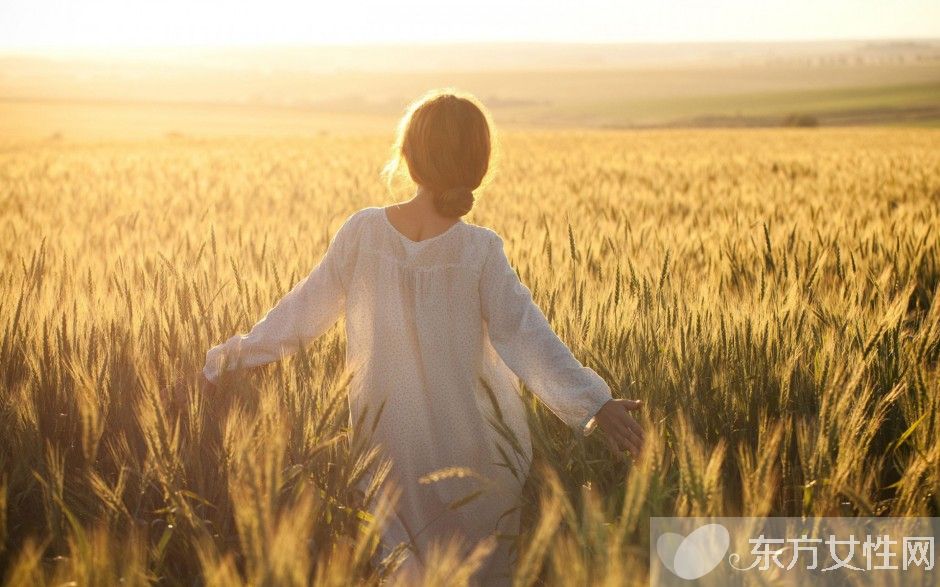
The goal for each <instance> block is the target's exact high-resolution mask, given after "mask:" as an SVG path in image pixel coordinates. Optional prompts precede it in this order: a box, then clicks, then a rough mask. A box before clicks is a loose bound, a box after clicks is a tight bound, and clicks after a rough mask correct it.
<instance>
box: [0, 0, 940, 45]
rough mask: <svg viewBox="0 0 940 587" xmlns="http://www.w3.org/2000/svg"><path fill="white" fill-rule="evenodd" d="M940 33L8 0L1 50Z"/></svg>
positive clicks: (419, 4)
mask: <svg viewBox="0 0 940 587" xmlns="http://www.w3.org/2000/svg"><path fill="white" fill-rule="evenodd" d="M936 36H940V2H937V0H900V1H898V2H891V3H888V2H883V1H877V0H816V1H812V0H762V1H760V2H755V1H753V0H714V1H710V2H701V1H693V0H662V1H658V2H636V1H627V0H619V1H618V0H579V1H578V2H544V1H543V2H539V1H534V0H525V1H516V2H513V1H507V0H477V1H476V2H470V1H462V2H443V1H439V0H438V1H428V0H398V1H396V2H389V1H387V0H385V1H369V2H363V1H360V2H342V1H340V2H337V1H322V0H306V1H303V2H300V1H289V0H273V1H268V2H247V1H245V0H232V1H228V0H227V1H224V2H223V1H220V0H213V1H198V0H165V1H162V2H152V1H149V2H144V1H141V0H6V1H5V2H3V3H2V4H0V48H5V49H42V48H67V47H100V48H107V47H112V48H113V47H142V46H191V45H208V46H233V45H270V44H276V45H285V44H333V43H340V44H361V43H437V42H470V41H474V42H476V41H569V42H631V41H638V42H651V41H652V42H676V41H678V42H684V41H732V40H753V41H759V40H799V39H845V38H911V37H919V38H925V37H936Z"/></svg>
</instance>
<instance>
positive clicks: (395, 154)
mask: <svg viewBox="0 0 940 587" xmlns="http://www.w3.org/2000/svg"><path fill="white" fill-rule="evenodd" d="M495 146H496V141H495V136H494V133H493V129H492V122H491V117H490V115H489V112H487V110H486V108H485V107H484V106H483V104H481V103H480V101H479V100H477V99H476V98H475V97H474V96H472V95H471V94H467V93H464V92H458V91H455V90H452V89H450V88H445V89H438V90H432V91H430V92H428V93H426V94H425V95H423V96H421V97H420V98H419V99H418V100H416V101H414V102H412V103H411V105H409V106H408V108H407V110H406V112H405V115H404V116H403V117H402V119H401V121H400V122H399V124H398V133H397V136H396V139H395V143H394V145H393V147H392V156H391V159H390V160H389V161H388V163H387V164H386V165H385V168H384V169H383V170H382V175H383V176H385V177H386V179H387V182H388V187H389V188H390V189H393V187H394V186H393V183H394V181H395V179H396V177H398V176H399V171H400V169H401V161H402V160H403V159H404V161H405V163H406V165H407V167H408V173H409V175H410V176H411V179H412V180H413V181H414V182H415V183H416V184H418V185H420V186H423V187H424V188H426V189H428V190H430V191H431V192H432V194H433V195H434V205H435V207H436V208H437V210H438V212H440V213H441V214H442V215H444V216H450V217H458V218H459V217H460V216H463V215H464V214H466V213H468V212H469V211H470V210H471V208H473V202H474V196H473V191H474V190H476V189H477V188H479V187H480V186H481V184H482V183H483V181H484V178H486V176H487V172H488V171H489V170H490V169H492V162H491V158H492V155H493V153H494V151H495V150H496V149H495Z"/></svg>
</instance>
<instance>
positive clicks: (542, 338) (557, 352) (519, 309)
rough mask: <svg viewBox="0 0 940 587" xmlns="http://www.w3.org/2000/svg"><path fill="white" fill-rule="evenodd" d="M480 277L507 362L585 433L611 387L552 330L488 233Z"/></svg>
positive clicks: (496, 341) (486, 313) (491, 329)
mask: <svg viewBox="0 0 940 587" xmlns="http://www.w3.org/2000/svg"><path fill="white" fill-rule="evenodd" d="M493 237H494V238H493V239H492V240H491V241H490V244H489V249H488V252H487V255H486V261H485V262H484V265H483V272H482V274H481V277H480V300H481V307H482V312H483V318H484V320H485V321H486V325H487V331H488V333H489V337H490V341H491V342H492V344H493V347H494V348H495V349H496V351H497V352H498V353H499V355H500V357H501V358H502V359H503V361H504V362H505V363H506V365H507V366H508V367H509V368H510V369H511V370H512V371H513V372H514V373H515V374H516V375H517V376H519V378H520V379H522V381H523V382H525V384H526V386H527V387H529V388H530V389H531V390H532V391H533V392H534V393H535V394H536V395H537V396H538V397H539V398H540V399H541V400H542V401H543V402H544V403H545V404H546V405H547V406H548V408H549V409H550V410H551V411H552V412H553V413H554V414H555V415H557V416H558V417H559V418H561V419H562V421H564V422H565V423H566V424H567V425H568V426H570V427H572V428H574V429H575V430H576V431H579V432H581V433H582V434H584V435H585V436H586V435H588V434H590V433H591V432H593V430H594V429H595V428H596V425H597V423H596V421H595V420H594V415H595V414H596V413H597V411H598V410H599V409H600V408H601V406H603V405H604V404H605V403H607V401H609V400H610V399H612V396H611V392H610V387H609V386H608V385H607V383H606V382H605V381H604V380H603V379H602V378H601V377H600V376H599V375H598V374H597V373H596V372H594V370H593V369H590V368H588V367H585V366H583V365H582V364H581V363H580V362H579V361H578V360H577V358H575V356H574V355H573V354H572V353H571V351H570V350H569V349H568V347H567V346H566V345H565V343H564V342H562V341H561V339H559V338H558V336H557V335H556V334H555V332H554V331H553V330H552V328H551V325H550V324H549V323H548V320H547V319H546V318H545V315H544V314H543V313H542V311H541V310H540V309H539V307H538V306H537V305H536V304H535V302H534V301H533V300H532V292H531V291H530V290H529V288H527V287H526V286H525V285H524V284H523V283H522V282H521V281H520V280H519V277H518V275H517V274H516V272H515V271H514V270H513V268H512V266H511V265H510V264H509V260H508V259H507V258H506V253H505V251H504V248H503V240H502V238H500V237H499V235H497V234H495V233H493Z"/></svg>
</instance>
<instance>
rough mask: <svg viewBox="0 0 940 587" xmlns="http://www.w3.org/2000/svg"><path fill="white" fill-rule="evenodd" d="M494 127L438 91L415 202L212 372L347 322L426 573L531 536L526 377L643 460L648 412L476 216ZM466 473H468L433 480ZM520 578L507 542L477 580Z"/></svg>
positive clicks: (419, 112) (353, 225)
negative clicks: (639, 418) (615, 382)
mask: <svg viewBox="0 0 940 587" xmlns="http://www.w3.org/2000/svg"><path fill="white" fill-rule="evenodd" d="M490 127H491V125H490V122H489V116H488V114H487V113H486V111H485V109H484V108H483V107H482V106H481V105H480V104H479V103H478V102H477V101H476V99H474V98H473V97H471V96H468V95H457V94H454V93H451V92H443V91H435V92H432V93H430V94H428V95H426V96H424V97H423V98H422V99H420V100H419V101H417V102H416V103H415V104H413V105H412V107H411V108H410V109H409V111H408V113H407V114H406V116H405V117H404V118H403V119H402V122H401V125H400V127H399V133H398V139H397V142H396V145H395V151H394V157H393V158H392V161H391V162H390V163H389V165H388V166H387V167H386V170H385V171H386V172H387V174H388V176H389V178H390V179H391V178H392V177H394V176H395V174H396V172H397V171H398V169H399V163H400V161H401V160H404V162H405V163H406V165H407V169H408V172H409V174H410V176H411V179H412V180H414V183H415V184H416V185H417V188H416V191H415V193H414V197H412V198H411V199H410V200H408V201H407V202H402V203H399V204H395V205H392V206H388V207H370V208H365V209H363V210H360V211H358V212H356V213H354V214H352V215H350V216H349V217H348V218H347V219H346V220H345V222H344V223H343V225H342V226H341V227H340V228H339V230H338V231H337V233H336V235H335V236H334V237H333V239H332V240H331V242H330V244H329V246H328V248H327V251H326V253H325V255H324V256H323V258H322V259H321V261H320V262H319V264H318V265H317V266H316V267H315V268H314V269H313V271H312V272H311V273H310V274H309V275H308V276H307V277H306V278H305V279H303V280H302V281H300V282H299V283H298V284H297V285H296V286H295V287H294V288H293V289H292V290H291V291H290V292H289V293H288V294H287V295H286V296H285V297H284V298H283V299H281V300H280V301H279V302H278V303H277V304H276V305H275V306H274V307H273V308H272V309H271V310H270V311H269V312H268V313H267V314H266V315H265V316H264V318H262V319H261V320H260V321H259V322H258V323H257V324H255V325H254V327H252V329H251V331H250V332H248V333H247V334H244V335H235V336H233V337H231V338H230V339H228V340H227V341H225V342H224V343H222V344H220V345H218V346H216V347H214V348H212V349H211V350H209V352H208V353H207V356H206V363H205V368H204V369H203V376H204V380H203V383H204V384H206V385H212V384H214V382H215V381H216V380H217V378H218V377H219V375H220V373H221V372H222V371H223V370H225V369H230V368H234V367H235V366H241V367H252V366H256V365H262V364H265V363H269V362H271V361H274V360H276V359H279V358H281V357H283V356H285V355H288V354H290V353H292V352H295V351H296V350H298V349H299V348H301V347H303V346H304V345H306V344H307V343H309V342H310V341H312V340H313V339H314V338H316V337H318V336H319V335H320V334H322V333H323V332H325V331H326V330H327V329H328V328H329V327H330V326H332V325H333V324H334V323H335V322H336V321H337V319H338V318H339V317H340V315H341V314H343V313H345V316H346V334H347V352H346V367H347V369H348V370H350V371H351V373H352V380H351V383H350V386H349V407H350V415H351V421H352V422H353V425H354V426H355V423H357V422H359V421H360V420H359V418H360V416H361V415H362V414H363V412H364V411H367V413H368V414H370V415H374V414H376V413H377V412H378V408H379V406H380V405H382V404H383V402H384V408H383V410H382V412H381V417H380V418H379V420H378V424H377V427H376V428H375V430H374V432H373V433H372V436H371V437H370V441H371V442H372V443H374V444H375V445H377V446H379V447H380V450H381V451H383V454H384V455H385V456H387V457H388V458H389V459H390V460H391V463H392V470H391V474H390V477H389V478H390V480H391V481H392V482H393V483H394V484H395V486H396V487H397V488H398V489H399V490H400V498H399V500H398V502H397V507H396V508H395V513H396V516H395V517H394V518H393V519H391V520H390V523H389V525H388V527H387V528H386V529H385V532H384V535H383V541H382V542H383V546H384V548H386V549H389V548H392V547H394V546H395V545H396V544H398V543H400V542H406V543H408V544H410V545H411V546H412V547H413V549H414V552H415V556H412V557H409V561H410V562H409V563H407V565H406V566H408V565H411V566H413V570H416V572H419V573H420V569H419V567H420V559H421V555H422V554H423V553H426V552H427V549H428V547H429V545H430V544H431V543H432V542H433V541H436V540H440V541H443V540H446V539H449V538H456V539H458V540H463V543H464V544H465V545H466V546H467V548H468V549H469V548H470V547H472V546H474V545H475V544H477V543H479V542H480V541H482V540H483V539H485V538H486V537H488V536H490V535H492V534H495V533H498V534H516V533H517V532H518V528H519V515H518V514H519V510H518V509H517V508H515V506H516V505H517V503H516V502H517V500H518V498H519V495H520V492H521V489H522V484H523V482H524V481H525V477H526V474H527V473H528V463H529V459H530V458H531V450H532V449H531V443H530V438H529V430H528V427H527V424H526V417H525V410H524V406H523V403H522V400H521V397H520V395H519V392H518V390H517V388H516V386H515V382H516V376H518V377H519V378H521V379H522V380H523V381H524V382H525V384H526V385H527V386H528V388H529V389H531V390H532V391H533V392H534V393H536V394H537V395H538V397H539V398H540V399H541V400H542V401H543V402H544V403H545V404H546V405H547V406H548V407H549V408H550V409H551V410H552V411H553V412H554V413H555V414H556V415H558V417H559V418H561V419H562V420H563V421H564V422H565V423H566V424H568V425H569V426H570V427H572V428H574V429H575V430H577V431H579V432H580V433H583V434H585V435H586V434H589V433H590V432H591V431H593V430H594V429H595V428H596V427H599V428H600V429H601V430H602V431H603V432H604V433H605V437H606V440H607V441H608V443H609V445H610V446H611V448H612V449H614V450H629V451H630V452H631V453H633V454H637V453H638V452H639V451H640V450H641V448H642V444H643V430H642V428H641V427H640V425H639V424H638V423H637V422H636V420H634V419H633V417H632V416H631V415H630V414H629V412H630V411H631V410H636V409H638V408H639V407H640V402H639V401H632V400H619V399H613V398H612V397H611V392H610V388H609V387H608V385H607V384H606V383H605V382H604V381H603V380H602V379H601V378H600V377H599V376H598V375H597V374H596V373H595V372H594V371H593V370H591V369H589V368H587V367H584V366H582V365H581V364H580V363H579V362H578V361H577V359H575V357H574V356H573V355H572V353H571V352H570V351H569V350H568V348H567V347H566V346H565V345H564V343H562V341H561V340H560V339H559V338H558V337H557V336H556V335H555V334H554V332H553V331H552V330H551V328H550V326H549V324H548V322H547V320H546V319H545V316H544V314H543V313H542V312H541V311H540V310H539V308H538V307H537V306H536V305H535V304H534V303H533V301H532V297H531V292H530V290H529V289H528V288H527V287H525V286H524V285H523V284H522V283H520V281H519V279H518V276H517V275H516V273H515V272H514V270H513V268H512V267H511V266H510V264H509V260H508V259H507V257H506V253H505V251H504V248H503V240H502V239H501V238H500V236H499V235H498V234H497V233H496V232H494V231H493V230H491V229H489V228H485V227H482V226H477V225H474V224H471V223H466V222H464V221H463V220H462V219H461V217H462V216H464V215H465V214H467V213H468V212H469V211H470V209H471V207H472V206H473V203H474V196H473V191H474V190H475V189H476V188H478V187H479V186H480V185H481V182H482V181H483V179H484V177H485V175H486V173H487V170H488V169H489V167H490V155H491V132H490ZM386 400H387V401H386ZM494 404H498V407H499V409H498V410H496V409H495V406H494ZM497 414H499V416H497ZM500 420H501V421H502V424H503V425H502V426H501V427H500V425H499V421H500ZM369 424H371V422H367V425H366V426H365V428H369ZM507 431H508V434H509V435H511V436H515V437H516V439H517V442H515V443H512V442H507ZM363 432H364V431H363ZM353 433H354V434H356V433H360V431H357V430H353ZM513 444H515V446H516V450H513V449H512V448H511V446H512V445H513ZM507 457H508V459H509V461H510V462H508V463H507V462H506V460H507ZM455 467H456V468H461V469H463V470H464V474H461V475H450V476H448V475H443V476H442V477H443V478H441V479H438V480H437V481H435V482H430V483H429V482H428V480H427V479H425V480H424V482H421V481H420V480H421V479H422V478H423V477H425V476H426V475H428V474H429V473H432V472H434V471H439V470H441V469H446V468H455ZM478 491H479V492H482V493H480V494H479V495H478V496H477V497H476V498H474V499H470V500H469V501H468V500H466V499H462V498H466V497H467V496H468V495H471V494H473V493H474V492H478ZM463 502H465V503H463ZM461 503H462V505H460V504H461ZM458 506H459V507H458ZM504 514H505V515H504ZM511 567H512V561H511V557H510V545H509V544H508V543H506V542H502V543H500V544H498V545H497V546H496V547H495V549H494V550H493V551H492V553H491V555H490V556H489V558H487V559H486V561H485V563H484V564H483V566H482V568H481V569H480V570H479V572H478V575H477V576H478V577H479V580H480V581H481V582H483V583H484V584H487V585H492V584H498V583H502V582H506V583H508V582H509V579H508V577H509V574H510V573H511Z"/></svg>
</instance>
